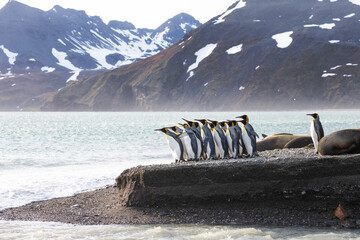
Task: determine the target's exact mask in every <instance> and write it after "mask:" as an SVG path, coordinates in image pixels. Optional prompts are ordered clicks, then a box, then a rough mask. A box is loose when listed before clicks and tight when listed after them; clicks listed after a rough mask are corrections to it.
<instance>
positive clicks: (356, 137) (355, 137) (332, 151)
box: [319, 129, 360, 155]
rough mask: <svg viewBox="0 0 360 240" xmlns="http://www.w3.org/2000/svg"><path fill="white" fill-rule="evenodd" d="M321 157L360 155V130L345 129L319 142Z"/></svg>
mask: <svg viewBox="0 0 360 240" xmlns="http://www.w3.org/2000/svg"><path fill="white" fill-rule="evenodd" d="M319 153H320V154H321V155H339V154H351V153H360V130H359V129H345V130H341V131H337V132H333V133H331V134H329V135H327V136H325V137H323V138H322V139H321V140H320V142H319Z"/></svg>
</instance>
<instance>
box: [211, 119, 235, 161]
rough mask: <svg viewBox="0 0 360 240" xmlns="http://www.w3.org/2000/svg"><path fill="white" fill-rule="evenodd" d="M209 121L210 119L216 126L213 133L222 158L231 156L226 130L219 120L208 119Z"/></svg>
mask: <svg viewBox="0 0 360 240" xmlns="http://www.w3.org/2000/svg"><path fill="white" fill-rule="evenodd" d="M208 121H210V122H211V123H212V124H214V126H215V131H213V134H214V139H215V142H216V145H217V146H218V148H219V151H220V156H221V158H222V159H224V158H230V155H229V145H228V142H227V139H226V136H225V132H224V130H223V129H222V127H221V125H220V124H219V122H218V121H211V120H208Z"/></svg>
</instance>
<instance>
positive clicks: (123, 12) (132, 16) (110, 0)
mask: <svg viewBox="0 0 360 240" xmlns="http://www.w3.org/2000/svg"><path fill="white" fill-rule="evenodd" d="M18 1H19V2H22V3H24V4H26V5H29V6H32V7H36V8H40V9H42V10H45V11H47V10H49V9H51V8H52V7H53V6H54V5H60V6H62V7H64V8H73V9H77V10H85V12H86V13H87V14H88V15H90V16H100V17H101V19H102V20H103V21H104V22H105V23H108V22H109V21H110V20H120V21H125V20H126V21H129V22H131V23H133V24H134V25H135V26H136V27H138V28H145V27H146V28H152V29H154V28H156V27H158V26H160V25H161V24H162V23H163V22H165V21H166V20H167V19H169V18H171V17H173V16H175V15H176V14H178V13H181V12H186V13H188V14H190V15H192V16H194V17H195V18H196V19H198V20H199V21H200V22H202V23H204V22H206V21H208V20H209V19H211V18H212V17H214V16H216V15H219V14H221V13H222V12H224V11H225V10H226V9H227V8H228V7H229V6H230V5H231V4H232V3H234V2H236V0H181V1H179V0H176V1H174V0H101V1H99V0H18ZM7 2H8V0H0V8H2V7H3V6H4V5H5V4H6V3H7Z"/></svg>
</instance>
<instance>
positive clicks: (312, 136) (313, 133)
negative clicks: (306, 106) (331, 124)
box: [310, 121, 319, 152]
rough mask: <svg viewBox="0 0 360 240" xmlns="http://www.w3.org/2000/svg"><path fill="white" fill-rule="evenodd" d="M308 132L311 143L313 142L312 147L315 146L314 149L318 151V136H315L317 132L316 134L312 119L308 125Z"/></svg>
mask: <svg viewBox="0 0 360 240" xmlns="http://www.w3.org/2000/svg"><path fill="white" fill-rule="evenodd" d="M310 133H311V138H312V140H313V143H314V148H315V151H316V152H317V151H318V144H319V142H318V137H317V134H316V131H315V124H314V121H312V122H311V125H310Z"/></svg>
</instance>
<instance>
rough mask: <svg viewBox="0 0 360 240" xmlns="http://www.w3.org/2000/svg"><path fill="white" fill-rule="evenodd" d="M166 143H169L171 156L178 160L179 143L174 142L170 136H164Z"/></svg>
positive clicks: (179, 152) (179, 153) (179, 154)
mask: <svg viewBox="0 0 360 240" xmlns="http://www.w3.org/2000/svg"><path fill="white" fill-rule="evenodd" d="M166 138H167V141H168V144H169V148H170V150H171V154H172V156H173V158H174V159H175V160H178V161H179V160H180V156H181V150H180V146H179V143H178V142H176V140H175V139H174V138H173V137H171V136H166Z"/></svg>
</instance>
